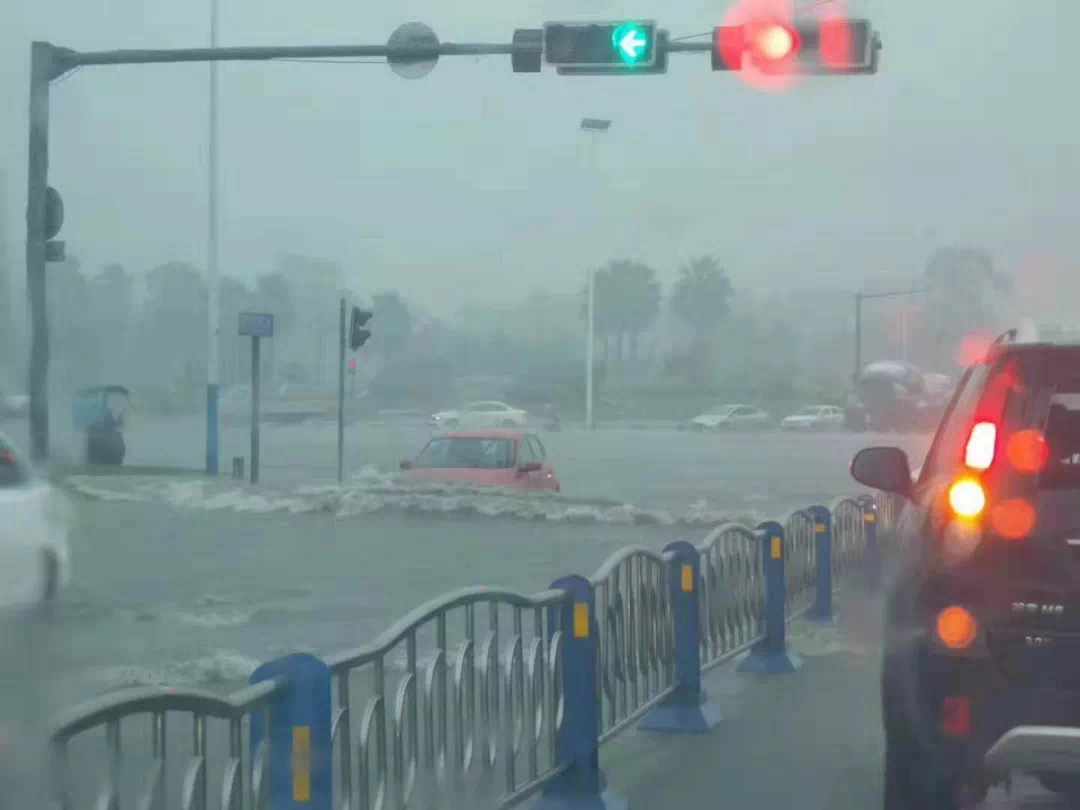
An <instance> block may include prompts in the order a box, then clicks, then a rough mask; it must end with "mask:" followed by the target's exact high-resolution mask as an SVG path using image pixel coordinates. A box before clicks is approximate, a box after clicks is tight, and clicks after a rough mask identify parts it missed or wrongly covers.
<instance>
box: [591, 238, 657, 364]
mask: <svg viewBox="0 0 1080 810" xmlns="http://www.w3.org/2000/svg"><path fill="white" fill-rule="evenodd" d="M594 284H595V286H596V289H595V301H594V303H593V307H594V311H593V321H594V330H595V332H596V334H597V335H600V336H601V340H602V342H603V347H604V360H605V361H606V360H607V359H608V348H609V344H610V341H611V339H612V338H614V340H615V356H616V359H618V360H622V357H623V342H624V341H623V338H624V337H626V336H629V339H630V356H631V357H632V358H636V357H637V347H638V340H639V339H640V337H641V334H642V332H644V331H645V330H646V329H648V328H649V326H650V325H651V324H652V322H653V321H654V320H655V319H656V316H657V314H658V313H659V312H660V298H661V295H662V292H661V286H660V282H659V281H657V280H656V271H655V270H653V269H652V268H651V267H649V266H648V265H647V264H644V263H643V262H638V261H633V260H630V259H612V260H611V261H609V262H608V263H607V264H606V265H604V266H603V267H601V268H600V269H598V270H597V271H596V279H595V282H594ZM582 296H583V299H584V300H583V301H582V306H581V314H582V317H588V306H589V302H588V297H587V296H588V288H587V287H586V289H585V290H584V291H583V293H582Z"/></svg>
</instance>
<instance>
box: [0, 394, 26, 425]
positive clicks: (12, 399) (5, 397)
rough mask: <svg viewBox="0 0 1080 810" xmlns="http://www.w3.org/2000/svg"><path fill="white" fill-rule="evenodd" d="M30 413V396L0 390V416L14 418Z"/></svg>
mask: <svg viewBox="0 0 1080 810" xmlns="http://www.w3.org/2000/svg"><path fill="white" fill-rule="evenodd" d="M28 413H30V397H28V396H27V395H26V394H5V393H2V392H0V418H4V419H16V418H19V417H23V416H26V415H27V414H28Z"/></svg>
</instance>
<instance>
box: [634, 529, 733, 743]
mask: <svg viewBox="0 0 1080 810" xmlns="http://www.w3.org/2000/svg"><path fill="white" fill-rule="evenodd" d="M664 553H665V554H666V553H670V554H671V555H672V560H671V564H670V565H669V566H668V588H669V593H670V598H671V608H672V611H671V612H672V617H673V620H674V622H675V628H674V630H675V689H674V691H673V692H672V693H671V694H670V695H668V696H667V697H666V698H664V700H663V701H661V702H660V703H659V704H658V705H656V706H654V707H653V708H652V709H651V710H650V711H649V713H648V714H647V715H645V718H644V719H643V720H642V721H641V725H640V728H642V729H644V730H645V731H663V732H668V733H675V734H703V733H705V732H708V731H709V730H710V729H712V728H713V727H715V726H716V724H717V723H719V722H720V709H719V708H718V707H717V706H716V704H715V703H713V702H712V701H711V700H709V699H708V696H707V695H706V693H705V690H704V689H702V688H701V604H700V588H699V585H700V582H701V579H700V573H699V572H700V569H701V554H700V552H699V551H698V550H697V549H696V548H694V546H693V544H692V543H687V542H686V541H685V540H679V541H676V542H674V543H668V545H667V546H665V547H664Z"/></svg>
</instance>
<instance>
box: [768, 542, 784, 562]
mask: <svg viewBox="0 0 1080 810" xmlns="http://www.w3.org/2000/svg"><path fill="white" fill-rule="evenodd" d="M769 553H770V554H771V555H772V558H773V559H774V560H779V559H780V558H781V557H783V556H784V543H783V541H782V540H781V539H780V538H779V537H774V538H773V539H772V548H771V549H770V550H769Z"/></svg>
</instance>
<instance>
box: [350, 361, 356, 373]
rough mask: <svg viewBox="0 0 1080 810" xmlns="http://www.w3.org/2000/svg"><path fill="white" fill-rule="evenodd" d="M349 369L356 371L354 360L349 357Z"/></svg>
mask: <svg viewBox="0 0 1080 810" xmlns="http://www.w3.org/2000/svg"><path fill="white" fill-rule="evenodd" d="M349 371H356V361H355V360H353V359H351V358H350V359H349Z"/></svg>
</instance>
